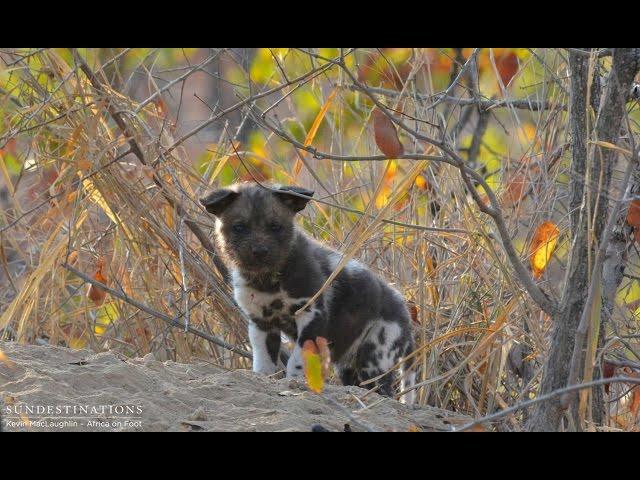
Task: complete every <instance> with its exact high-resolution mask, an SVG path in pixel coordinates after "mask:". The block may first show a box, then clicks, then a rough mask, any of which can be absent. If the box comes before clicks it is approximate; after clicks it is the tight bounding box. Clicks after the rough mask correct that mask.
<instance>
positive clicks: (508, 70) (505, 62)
mask: <svg viewBox="0 0 640 480" xmlns="http://www.w3.org/2000/svg"><path fill="white" fill-rule="evenodd" d="M496 67H497V69H498V73H499V74H500V79H501V80H502V83H503V84H504V86H505V87H506V86H507V85H508V84H509V82H510V81H511V79H512V78H513V77H514V75H515V74H516V73H518V56H517V55H516V54H515V53H514V52H509V53H507V54H506V55H503V56H501V57H499V58H497V59H496Z"/></svg>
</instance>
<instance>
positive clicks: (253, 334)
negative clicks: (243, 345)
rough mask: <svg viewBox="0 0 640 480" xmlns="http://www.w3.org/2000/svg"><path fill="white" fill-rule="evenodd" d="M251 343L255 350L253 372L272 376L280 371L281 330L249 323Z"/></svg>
mask: <svg viewBox="0 0 640 480" xmlns="http://www.w3.org/2000/svg"><path fill="white" fill-rule="evenodd" d="M249 341H250V342H251V349H252V350H253V371H254V372H258V373H264V374H265V375H271V374H272V373H276V370H277V369H278V367H277V365H278V354H279V353H280V330H278V329H275V328H269V327H267V326H264V327H263V326H260V327H259V326H258V325H256V324H255V323H254V322H249Z"/></svg>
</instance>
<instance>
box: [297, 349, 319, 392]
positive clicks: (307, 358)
mask: <svg viewBox="0 0 640 480" xmlns="http://www.w3.org/2000/svg"><path fill="white" fill-rule="evenodd" d="M302 362H303V364H304V376H305V377H306V379H307V386H308V387H309V389H310V390H311V391H313V392H316V393H321V392H322V389H323V388H324V377H323V376H322V359H321V358H320V355H319V353H318V349H317V348H316V345H315V343H314V341H313V340H307V341H306V342H304V345H303V347H302Z"/></svg>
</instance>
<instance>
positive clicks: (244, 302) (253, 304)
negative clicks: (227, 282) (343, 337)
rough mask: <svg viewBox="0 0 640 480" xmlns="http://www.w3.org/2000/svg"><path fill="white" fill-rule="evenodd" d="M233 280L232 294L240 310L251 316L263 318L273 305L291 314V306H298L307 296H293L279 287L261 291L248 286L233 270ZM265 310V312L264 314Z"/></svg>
mask: <svg viewBox="0 0 640 480" xmlns="http://www.w3.org/2000/svg"><path fill="white" fill-rule="evenodd" d="M231 277H232V280H233V296H234V298H235V300H236V302H237V303H238V305H239V306H240V308H242V310H243V311H244V312H245V313H246V314H247V315H248V316H249V317H252V318H265V317H269V316H271V315H272V313H273V310H274V305H276V306H277V310H280V311H282V312H285V313H287V314H291V310H292V307H294V306H295V307H297V308H300V307H301V306H302V305H303V304H304V303H305V302H306V301H307V300H308V297H300V298H294V297H290V296H289V295H288V294H287V292H285V291H284V290H282V289H280V290H278V291H275V292H262V291H260V290H256V289H255V288H252V287H250V286H249V285H248V284H247V281H246V279H245V278H244V277H242V275H241V274H240V273H239V272H238V271H237V270H234V271H232V272H231ZM265 312H267V313H266V314H265Z"/></svg>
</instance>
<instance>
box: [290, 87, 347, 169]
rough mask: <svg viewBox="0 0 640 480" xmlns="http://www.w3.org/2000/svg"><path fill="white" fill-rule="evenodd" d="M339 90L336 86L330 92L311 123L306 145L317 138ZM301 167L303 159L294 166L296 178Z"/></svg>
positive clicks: (305, 140)
mask: <svg viewBox="0 0 640 480" xmlns="http://www.w3.org/2000/svg"><path fill="white" fill-rule="evenodd" d="M337 91H338V90H336V89H335V88H334V89H333V90H332V91H331V93H330V94H329V97H328V98H327V101H326V102H324V105H323V106H322V108H321V109H320V111H319V112H318V115H316V118H315V120H314V121H313V123H312V124H311V128H310V129H309V132H308V133H307V136H306V137H305V139H304V146H305V147H308V146H309V145H311V143H312V142H313V139H314V138H316V134H317V133H318V129H319V128H320V124H321V123H322V120H323V119H324V116H325V115H326V114H327V111H328V110H329V107H330V106H331V102H333V98H334V97H335V96H336V92H337ZM301 169H302V160H300V159H297V160H296V164H295V165H294V167H293V175H294V178H295V177H297V176H298V174H299V173H300V170H301Z"/></svg>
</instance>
